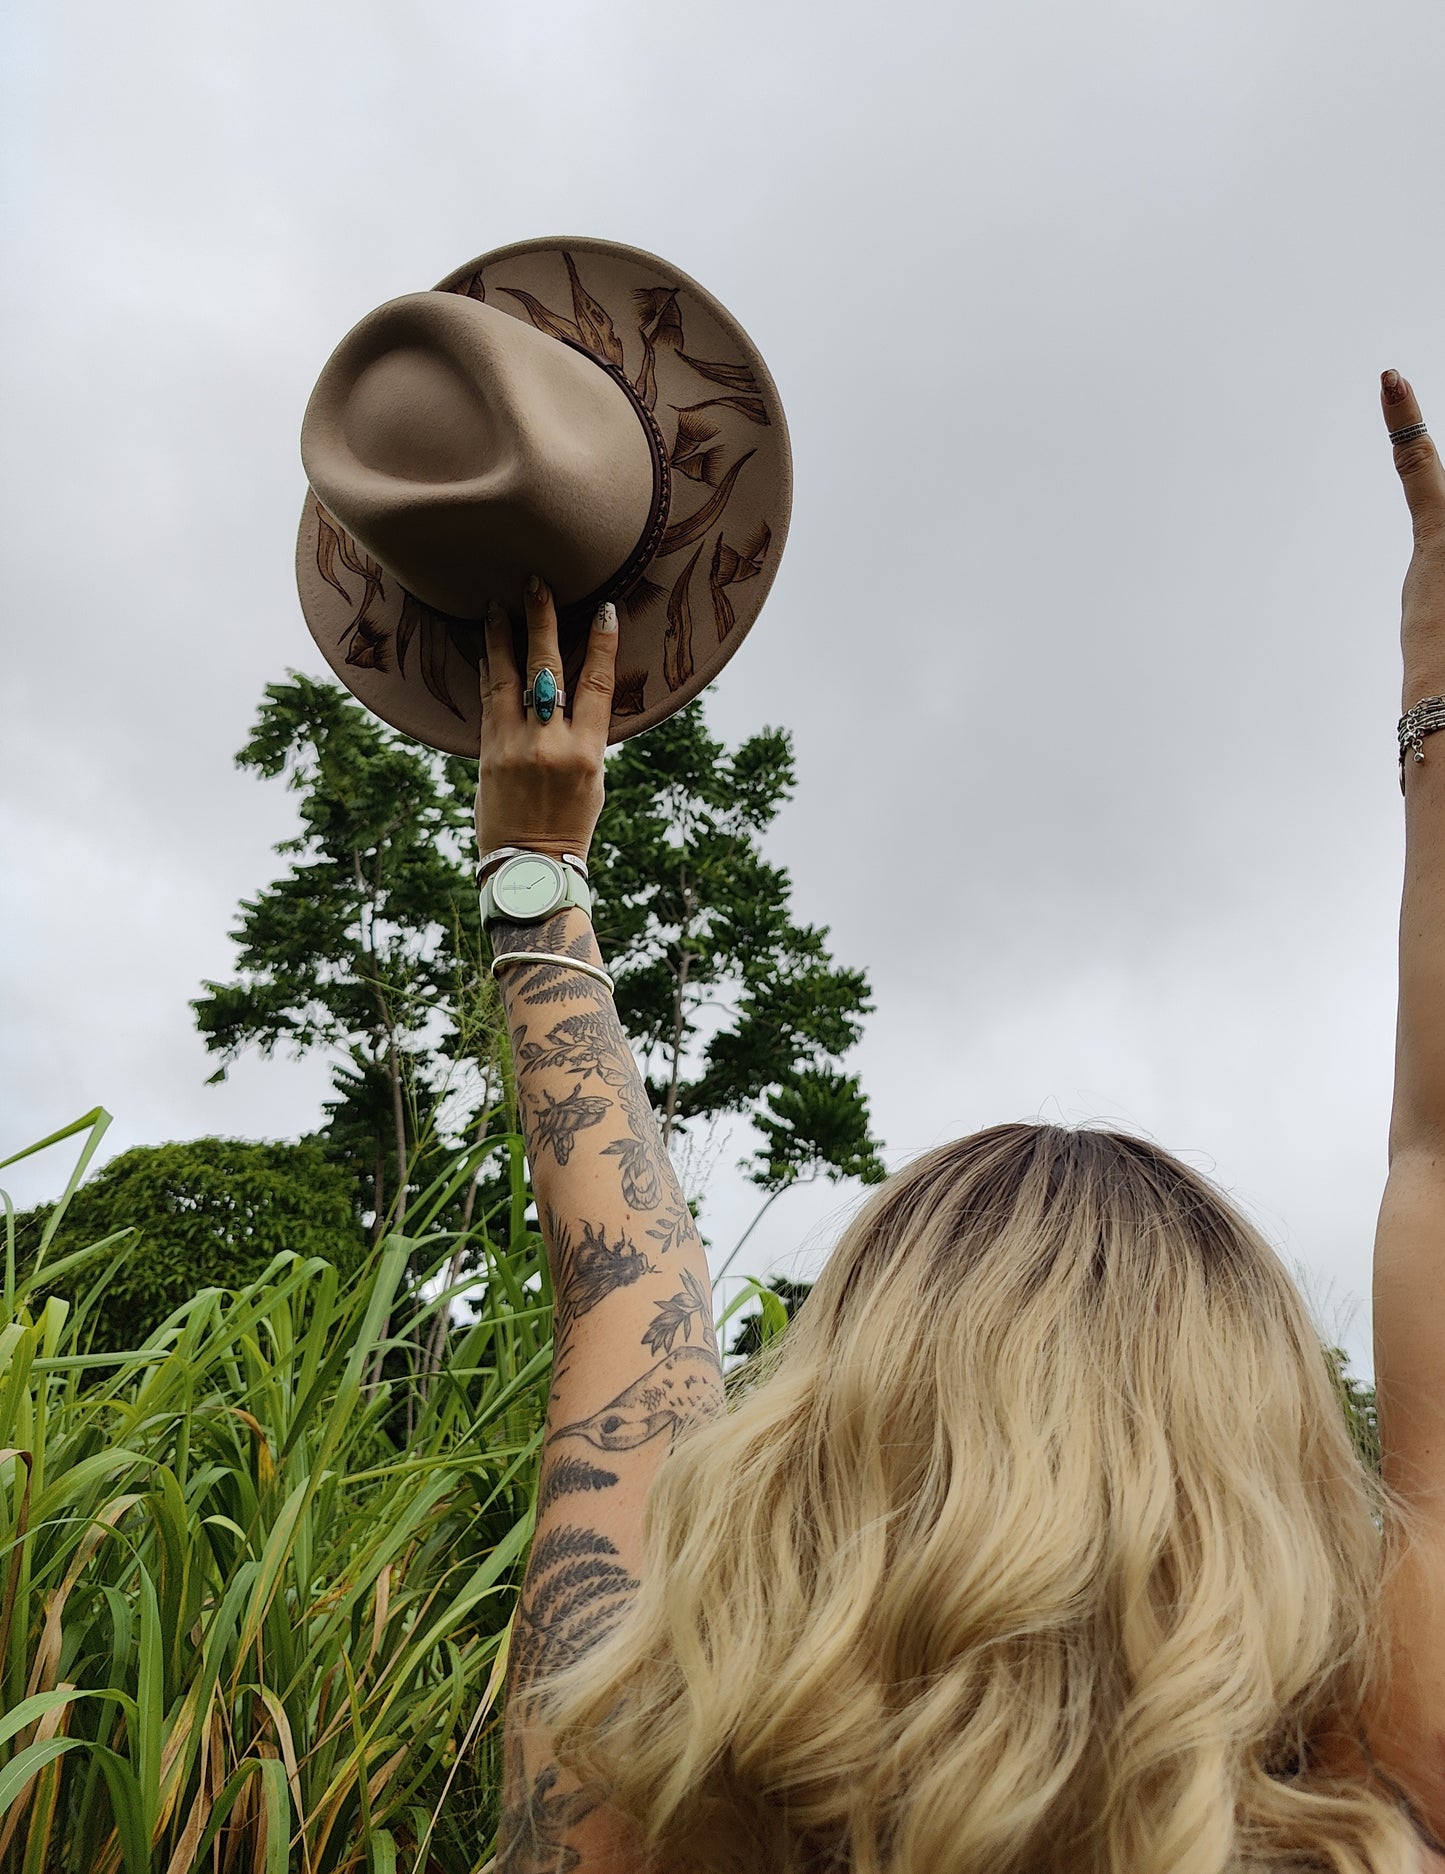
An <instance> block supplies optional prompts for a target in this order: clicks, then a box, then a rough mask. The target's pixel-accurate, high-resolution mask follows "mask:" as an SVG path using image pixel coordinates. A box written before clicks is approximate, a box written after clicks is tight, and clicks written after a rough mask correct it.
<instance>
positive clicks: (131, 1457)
mask: <svg viewBox="0 0 1445 1874" xmlns="http://www.w3.org/2000/svg"><path fill="white" fill-rule="evenodd" d="M108 1123H109V1122H108V1118H107V1116H106V1115H105V1114H103V1113H101V1112H99V1111H97V1112H95V1113H92V1114H88V1115H87V1116H86V1117H85V1118H84V1119H82V1120H78V1121H77V1122H76V1124H75V1125H74V1126H71V1127H68V1128H66V1129H65V1130H64V1131H63V1132H61V1133H57V1134H56V1135H54V1137H53V1138H51V1139H48V1140H45V1141H42V1146H53V1145H55V1144H57V1143H59V1142H60V1141H63V1140H65V1139H68V1138H77V1139H83V1141H84V1143H83V1149H82V1150H81V1151H80V1155H79V1161H78V1163H77V1165H76V1169H75V1173H74V1175H73V1176H72V1178H71V1181H70V1187H69V1190H68V1191H67V1193H66V1199H63V1200H62V1202H61V1203H60V1205H58V1206H57V1208H56V1210H55V1211H54V1212H53V1213H52V1215H51V1217H50V1218H49V1220H48V1223H47V1226H46V1231H45V1234H44V1238H43V1241H42V1246H41V1250H40V1253H39V1256H38V1258H36V1259H33V1260H32V1263H31V1265H30V1266H29V1267H27V1268H24V1269H17V1259H16V1245H15V1230H14V1216H13V1211H12V1210H11V1208H10V1205H9V1201H8V1199H7V1200H6V1257H5V1271H4V1292H3V1300H0V1711H3V1717H0V1874H116V1871H118V1870H123V1871H124V1874H189V1871H190V1870H197V1871H199V1870H201V1869H210V1870H214V1871H215V1874H226V1871H227V1870H232V1869H235V1870H243V1869H244V1870H246V1871H247V1874H251V1871H252V1870H256V1871H258V1874H282V1871H283V1870H289V1869H297V1870H301V1871H302V1874H349V1871H350V1870H361V1869H367V1870H375V1871H376V1874H391V1871H392V1870H394V1869H400V1870H421V1869H426V1870H429V1871H430V1874H452V1871H453V1870H456V1874H461V1870H467V1874H472V1871H473V1870H475V1869H476V1868H478V1867H479V1866H480V1865H481V1863H482V1862H483V1861H485V1860H486V1858H487V1856H488V1855H489V1853H490V1852H491V1850H492V1841H493V1836H494V1833H495V1822H496V1815H495V1807H496V1805H495V1793H494V1792H495V1789H496V1785H497V1776H496V1774H495V1772H496V1768H497V1762H498V1758H499V1751H498V1745H497V1736H496V1730H497V1724H496V1720H497V1718H498V1715H499V1709H500V1695H501V1685H502V1679H503V1674H504V1671H505V1666H506V1652H507V1640H508V1636H509V1632H510V1627H509V1618H510V1615H511V1611H512V1608H513V1605H514V1602H515V1596H516V1589H517V1586H518V1582H519V1575H520V1564H521V1561H522V1559H523V1558H524V1556H525V1553H526V1545H527V1542H528V1539H529V1536H530V1533H531V1507H530V1506H531V1502H532V1490H533V1484H534V1481H535V1471H536V1465H537V1461H538V1455H539V1448H540V1443H541V1423H542V1411H543V1406H544V1401H545V1389H546V1384H547V1377H548V1369H549V1363H550V1358H551V1339H550V1333H551V1329H550V1294H549V1292H548V1287H547V1276H546V1269H545V1259H544V1258H543V1257H542V1256H541V1254H540V1240H539V1238H538V1237H537V1236H536V1234H535V1232H534V1231H533V1230H532V1229H530V1228H529V1227H528V1223H527V1215H528V1203H529V1194H528V1191H527V1186H526V1181H525V1171H524V1163H523V1157H522V1144H521V1140H520V1138H518V1137H517V1136H516V1135H515V1134H503V1135H500V1136H497V1137H493V1138H490V1139H488V1140H486V1141H485V1143H484V1144H482V1145H480V1146H479V1147H477V1148H476V1150H475V1151H474V1152H472V1153H470V1154H468V1155H466V1156H464V1157H463V1158H461V1159H459V1160H457V1161H456V1163H454V1164H453V1165H451V1166H450V1167H449V1168H448V1170H447V1172H446V1173H445V1174H444V1176H443V1177H441V1178H439V1179H438V1180H437V1182H436V1183H435V1184H434V1185H433V1186H432V1187H431V1189H430V1190H428V1191H427V1192H425V1193H424V1194H423V1195H422V1196H421V1198H420V1199H418V1200H416V1201H415V1202H414V1204H413V1206H412V1208H411V1210H410V1212H409V1214H408V1218H407V1231H408V1233H407V1235H406V1236H404V1237H402V1236H396V1235H393V1236H390V1237H386V1238H384V1239H383V1241H382V1242H381V1243H380V1245H379V1246H378V1248H377V1250H376V1251H375V1252H374V1253H373V1255H372V1256H371V1258H370V1260H369V1261H368V1263H367V1264H366V1266H365V1268H364V1269H363V1271H362V1272H361V1274H360V1276H356V1277H352V1278H351V1279H350V1280H349V1281H348V1282H347V1283H346V1284H344V1285H343V1284H342V1283H341V1282H339V1280H338V1278H337V1275H336V1272H335V1271H334V1270H333V1269H332V1268H331V1267H330V1265H328V1264H326V1263H324V1262H322V1261H320V1260H317V1259H310V1260H303V1259H301V1258H299V1257H296V1256H292V1255H282V1256H278V1257H277V1258H276V1259H275V1261H274V1262H273V1263H272V1265H271V1267H270V1268H269V1269H268V1270H267V1271H266V1272H265V1274H264V1275H263V1276H262V1277H261V1278H260V1279H258V1280H256V1281H254V1282H251V1283H250V1284H248V1285H247V1286H246V1287H244V1288H241V1289H239V1290H237V1291H236V1292H234V1293H227V1292H222V1291H219V1290H215V1289H211V1290H206V1291H204V1292H202V1293H201V1294H199V1295H197V1296H196V1297H195V1298H194V1299H193V1300H191V1301H190V1302H189V1303H188V1304H187V1305H186V1306H185V1307H184V1308H182V1309H180V1310H179V1311H178V1312H177V1313H176V1314H174V1315H173V1316H171V1318H170V1319H169V1320H168V1321H167V1322H165V1323H164V1324H163V1325H162V1326H161V1327H160V1328H158V1329H157V1330H156V1331H155V1332H154V1333H153V1334H152V1335H151V1336H150V1338H149V1339H148V1340H147V1341H146V1343H145V1345H144V1346H142V1347H140V1348H139V1349H137V1350H136V1351H134V1352H130V1353H125V1354H116V1355H102V1354H97V1353H94V1352H93V1351H90V1350H89V1349H88V1323H89V1322H91V1321H93V1320H94V1318H95V1317H96V1315H97V1314H98V1311H100V1310H102V1309H103V1308H104V1306H105V1282H106V1277H107V1274H108V1272H109V1271H111V1270H112V1269H113V1268H114V1267H115V1266H116V1262H117V1259H118V1258H119V1257H121V1256H123V1255H124V1254H125V1251H126V1243H125V1241H124V1240H123V1239H121V1238H110V1239H107V1240H106V1241H105V1242H102V1243H98V1244H95V1245H93V1246H91V1247H89V1248H87V1249H85V1250H82V1251H80V1252H77V1253H74V1254H70V1255H68V1256H66V1257H65V1258H64V1259H63V1260H61V1261H57V1262H55V1263H54V1264H51V1263H50V1262H49V1261H48V1260H47V1257H46V1252H47V1250H48V1246H49V1242H50V1240H51V1238H52V1236H53V1234H54V1231H55V1229H56V1227H57V1225H58V1224H59V1221H60V1219H61V1217H62V1216H63V1214H64V1208H65V1201H66V1200H68V1198H69V1195H70V1193H71V1192H72V1191H73V1190H74V1189H75V1187H76V1185H77V1184H78V1183H79V1181H80V1178H81V1177H82V1175H83V1173H84V1170H85V1167H86V1165H87V1164H88V1163H89V1161H90V1159H91V1157H92V1156H93V1154H94V1152H95V1149H96V1147H97V1145H98V1144H99V1142H100V1138H101V1135H102V1133H103V1132H104V1130H105V1127H106V1125H107V1124H108ZM42 1146H35V1147H32V1148H31V1150H32V1151H38V1150H40V1149H42ZM491 1153H497V1154H500V1156H501V1159H502V1161H503V1164H504V1166H505V1171H506V1178H505V1195H504V1197H503V1199H502V1201H501V1202H500V1203H499V1204H498V1205H497V1206H496V1207H495V1209H494V1210H493V1211H492V1212H491V1213H490V1214H487V1215H483V1216H480V1217H478V1218H477V1219H475V1221H474V1222H473V1224H472V1226H471V1229H470V1232H469V1233H470V1235H471V1237H472V1242H473V1250H474V1253H475V1255H476V1257H477V1258H478V1259H479V1267H478V1268H477V1269H476V1270H475V1271H474V1272H473V1273H472V1274H471V1275H470V1276H469V1277H468V1278H467V1281H466V1286H467V1288H468V1291H469V1298H470V1299H471V1301H472V1302H473V1303H474V1305H475V1307H476V1309H477V1312H476V1317H475V1320H474V1321H473V1323H472V1324H471V1325H469V1326H467V1327H465V1328H462V1329H458V1330H455V1331H454V1333H453V1338H452V1341H451V1344H450V1346H449V1348H448V1350H447V1357H446V1358H445V1360H444V1362H443V1364H442V1365H441V1367H440V1369H439V1371H438V1372H437V1373H436V1374H435V1376H433V1377H431V1378H430V1380H429V1382H425V1383H424V1382H418V1381H413V1379H412V1377H411V1366H410V1364H409V1363H404V1362H401V1361H399V1360H398V1359H395V1358H393V1359H384V1360H383V1362H382V1366H381V1372H382V1377H381V1379H380V1380H376V1381H374V1380H373V1379H372V1377H371V1363H372V1361H373V1359H374V1356H375V1354H376V1350H377V1342H378V1337H379V1336H380V1335H382V1334H383V1332H386V1331H388V1330H386V1329H385V1327H384V1324H386V1323H388V1322H390V1323H392V1324H393V1327H396V1324H397V1323H401V1324H402V1326H401V1328H400V1329H398V1331H397V1334H396V1336H394V1337H393V1342H389V1343H387V1344H388V1345H393V1344H394V1347H399V1346H400V1335H401V1334H403V1333H404V1334H405V1336H406V1344H407V1346H408V1347H413V1346H418V1347H419V1346H424V1345H425V1344H426V1343H427V1341H428V1339H429V1338H430V1336H431V1333H432V1330H433V1328H434V1326H435V1321H436V1316H437V1314H438V1312H439V1311H440V1310H442V1309H443V1308H445V1307H446V1305H447V1303H448V1302H450V1301H452V1300H454V1299H455V1295H456V1292H457V1291H456V1290H455V1289H453V1290H451V1291H446V1290H443V1292H441V1293H438V1294H437V1295H436V1296H435V1297H434V1298H433V1299H431V1300H430V1301H423V1300H422V1299H421V1298H420V1296H419V1294H418V1291H417V1287H416V1280H415V1278H416V1276H417V1273H418V1271H419V1270H420V1271H421V1273H422V1274H423V1275H430V1276H431V1277H433V1278H435V1277H438V1276H440V1277H441V1278H442V1280H443V1281H445V1279H446V1272H450V1273H451V1274H452V1275H453V1276H454V1275H455V1271H456V1264H455V1263H454V1261H453V1257H454V1252H455V1251H456V1249H457V1248H458V1239H457V1235H456V1233H455V1232H453V1233H444V1232H442V1231H440V1230H436V1229H434V1228H433V1224H434V1222H435V1219H436V1218H437V1217H438V1216H439V1215H441V1214H442V1213H443V1212H444V1210H445V1207H446V1206H447V1204H448V1203H449V1202H450V1200H452V1199H453V1198H454V1197H455V1196H456V1194H457V1193H458V1192H459V1191H460V1190H462V1189H463V1188H464V1186H465V1185H466V1183H467V1182H468V1181H470V1180H471V1179H472V1178H473V1176H474V1174H475V1173H476V1172H477V1170H478V1168H479V1166H480V1165H481V1163H482V1161H483V1160H484V1158H485V1157H486V1156H487V1155H488V1154H491ZM27 1155H28V1154H24V1153H22V1154H18V1155H17V1156H21V1157H23V1156H27ZM6 1162H7V1163H13V1162H14V1161H13V1160H8V1161H6ZM127 1235H128V1233H127ZM82 1269H83V1270H84V1272H85V1276H86V1280H85V1282H84V1284H83V1285H82V1286H81V1287H80V1289H79V1290H77V1288H76V1283H75V1275H76V1272H77V1271H80V1270H82ZM409 1271H410V1283H409V1282H408V1272H409ZM63 1274H65V1275H69V1276H70V1278H71V1279H70V1281H69V1282H68V1283H67V1287H68V1288H69V1289H70V1290H71V1292H72V1293H77V1292H78V1293H79V1299H78V1300H77V1302H76V1303H75V1305H74V1307H70V1306H68V1305H67V1303H66V1302H65V1301H63V1300H61V1299H60V1298H59V1296H57V1295H55V1294H51V1293H49V1292H48V1284H51V1283H53V1282H54V1281H55V1279H56V1278H57V1277H58V1276H61V1275H63ZM419 1364H422V1365H424V1364H425V1363H424V1362H422V1363H419ZM394 1365H395V1366H403V1365H404V1366H405V1372H404V1373H403V1376H402V1377H400V1378H398V1377H395V1376H389V1375H391V1368H392V1367H393V1366H394ZM403 1393H407V1394H409V1398H403V1396H402V1395H403Z"/></svg>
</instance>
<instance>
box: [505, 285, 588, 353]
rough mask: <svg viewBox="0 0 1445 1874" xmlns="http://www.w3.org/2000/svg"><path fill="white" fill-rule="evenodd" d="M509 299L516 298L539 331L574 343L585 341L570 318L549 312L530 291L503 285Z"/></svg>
mask: <svg viewBox="0 0 1445 1874" xmlns="http://www.w3.org/2000/svg"><path fill="white" fill-rule="evenodd" d="M501 290H502V292H504V293H505V294H506V295H507V297H508V299H515V300H516V301H517V303H518V304H519V305H520V306H521V308H522V310H523V311H524V312H525V313H526V315H527V317H528V318H529V319H530V320H531V321H532V323H533V325H535V326H536V328H537V330H538V331H539V332H545V333H546V334H547V336H548V338H564V339H569V340H570V341H571V343H572V344H574V345H581V344H582V343H583V342H584V341H583V338H582V334H581V332H580V331H579V330H578V328H577V327H576V326H575V325H573V323H572V321H571V320H570V319H559V318H558V317H557V315H556V313H554V312H548V310H547V308H546V307H545V306H544V305H543V304H542V302H541V300H540V299H534V298H533V296H532V295H531V294H530V293H524V292H523V291H522V289H521V287H520V286H504V287H502V289H501Z"/></svg>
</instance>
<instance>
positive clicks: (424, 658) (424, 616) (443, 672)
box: [415, 599, 466, 722]
mask: <svg viewBox="0 0 1445 1874" xmlns="http://www.w3.org/2000/svg"><path fill="white" fill-rule="evenodd" d="M415 604H416V606H417V610H418V612H419V613H420V617H419V619H418V623H419V624H420V626H421V680H422V682H423V683H424V684H425V685H426V687H427V688H428V690H430V691H431V693H432V695H433V696H434V697H435V698H436V699H437V701H438V702H439V703H441V704H442V705H443V706H444V707H445V708H447V709H449V710H450V711H451V712H452V714H453V715H454V716H455V717H456V719H457V721H458V722H465V721H466V717H465V716H464V715H463V714H462V712H461V711H460V710H459V709H458V708H457V706H456V704H455V703H454V702H453V701H452V693H451V690H450V689H449V688H448V686H447V646H448V644H450V643H451V637H450V634H449V633H448V631H447V621H446V620H445V619H444V618H443V617H442V615H441V614H440V612H434V611H433V610H432V608H431V607H430V606H429V605H423V604H422V603H421V601H420V600H419V599H418V600H416V601H415Z"/></svg>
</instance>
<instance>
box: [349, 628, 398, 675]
mask: <svg viewBox="0 0 1445 1874" xmlns="http://www.w3.org/2000/svg"><path fill="white" fill-rule="evenodd" d="M386 659H387V630H386V627H385V625H378V624H377V623H375V621H374V620H372V619H370V618H358V619H357V621H356V628H355V630H354V631H353V632H352V634H351V643H350V646H349V647H348V649H347V652H346V661H347V663H348V664H354V665H355V666H356V668H357V669H358V670H386V669H387V668H388V665H387V661H386Z"/></svg>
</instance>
